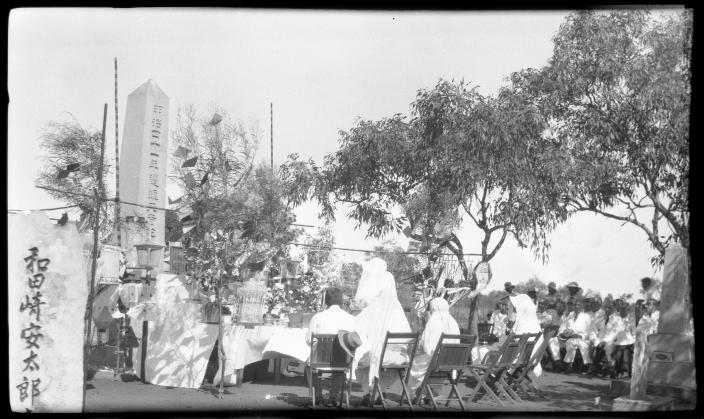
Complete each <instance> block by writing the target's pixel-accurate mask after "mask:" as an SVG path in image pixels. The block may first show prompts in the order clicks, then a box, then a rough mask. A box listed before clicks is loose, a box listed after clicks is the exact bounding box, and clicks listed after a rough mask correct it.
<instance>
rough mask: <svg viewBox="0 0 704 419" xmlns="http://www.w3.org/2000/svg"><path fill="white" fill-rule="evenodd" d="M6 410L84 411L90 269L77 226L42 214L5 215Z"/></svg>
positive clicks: (84, 245) (43, 411)
mask: <svg viewBox="0 0 704 419" xmlns="http://www.w3.org/2000/svg"><path fill="white" fill-rule="evenodd" d="M7 221H8V237H10V238H11V239H10V240H8V242H7V247H8V253H7V255H8V276H7V285H8V287H7V290H8V300H7V303H8V311H7V313H8V318H7V327H8V332H9V339H8V340H9V371H8V372H9V384H10V386H9V387H10V393H9V399H10V407H11V408H12V410H13V411H14V412H22V413H24V412H26V411H27V410H31V411H33V412H37V413H78V412H81V411H82V410H83V339H84V337H85V327H84V317H85V315H86V313H85V308H86V300H87V298H88V294H89V292H90V291H89V284H88V282H87V281H86V278H87V277H89V274H87V273H86V271H88V272H90V268H89V266H90V265H89V264H86V263H85V261H86V259H85V257H84V255H83V252H82V250H83V248H84V247H86V246H88V245H90V244H91V242H92V238H87V237H82V236H81V234H80V233H79V232H78V229H77V228H76V225H75V224H73V223H68V224H66V225H64V226H58V225H56V224H55V223H53V222H51V221H50V220H49V218H47V216H46V215H45V214H43V213H41V212H34V213H32V214H30V215H22V214H8V216H7Z"/></svg>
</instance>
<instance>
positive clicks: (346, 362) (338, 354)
mask: <svg viewBox="0 0 704 419" xmlns="http://www.w3.org/2000/svg"><path fill="white" fill-rule="evenodd" d="M351 369H352V357H350V356H349V355H348V354H347V352H345V350H344V349H342V347H341V346H340V342H339V340H338V338H337V335H336V334H313V336H312V337H311V342H310V365H309V368H307V372H308V394H309V395H310V397H311V399H312V400H313V409H315V385H316V381H317V382H318V383H319V382H320V380H313V374H317V373H319V372H320V373H343V376H344V379H343V381H342V389H341V392H340V405H342V396H343V395H344V396H345V404H346V405H347V408H348V409H349V407H350V391H351V388H350V387H351V382H350V380H349V379H348V374H349V373H350V371H351ZM333 396H334V395H333Z"/></svg>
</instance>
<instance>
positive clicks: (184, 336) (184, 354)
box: [128, 302, 310, 388]
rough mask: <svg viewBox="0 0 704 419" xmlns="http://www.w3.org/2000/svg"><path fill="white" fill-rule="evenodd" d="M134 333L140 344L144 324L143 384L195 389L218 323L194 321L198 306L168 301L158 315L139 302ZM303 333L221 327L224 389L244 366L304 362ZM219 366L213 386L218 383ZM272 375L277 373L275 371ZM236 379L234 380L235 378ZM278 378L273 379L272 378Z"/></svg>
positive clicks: (136, 359) (306, 349) (137, 357)
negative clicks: (146, 334) (263, 362)
mask: <svg viewBox="0 0 704 419" xmlns="http://www.w3.org/2000/svg"><path fill="white" fill-rule="evenodd" d="M128 315H129V316H130V317H131V318H132V324H133V329H134V332H135V335H137V338H138V339H139V340H140V342H141V340H142V339H141V338H142V327H141V326H142V321H143V320H146V321H148V322H149V325H148V331H149V338H148V342H147V346H146V360H145V381H146V382H148V383H151V384H156V385H164V386H173V387H183V388H199V387H200V385H201V384H202V382H203V379H204V378H205V372H206V369H207V366H208V359H209V358H210V354H211V353H212V351H213V347H214V346H215V341H216V340H217V338H218V325H217V324H206V323H202V322H200V320H199V319H200V305H199V304H194V303H191V302H177V303H172V305H171V306H170V307H169V308H168V310H166V309H163V307H162V310H161V311H160V310H159V309H158V307H157V304H140V305H138V306H136V307H134V308H133V309H131V310H130V312H129V313H128ZM306 333H308V329H299V328H287V327H284V326H254V327H252V328H247V327H245V326H240V325H233V324H226V325H223V348H224V350H225V359H226V362H225V380H224V383H225V384H226V385H234V384H240V383H241V373H242V370H243V369H244V367H245V366H246V365H248V364H251V363H253V362H257V361H261V360H263V359H274V360H275V361H276V363H277V365H278V361H280V359H281V358H282V357H289V358H295V359H297V360H300V361H302V362H305V361H307V360H308V356H309V355H310V346H308V344H307V343H306V339H305V337H306ZM134 354H135V355H134V356H133V365H134V369H135V371H137V372H138V373H139V371H140V367H141V365H140V355H139V354H141V346H140V347H139V348H135V350H134ZM221 366H222V364H221V362H219V363H218V372H217V374H216V376H215V380H214V382H215V383H218V384H219V383H220V377H221V371H220V370H219V368H221ZM276 372H277V374H278V373H279V370H278V369H277V370H276ZM238 376H239V378H240V379H239V380H238ZM277 378H278V376H277Z"/></svg>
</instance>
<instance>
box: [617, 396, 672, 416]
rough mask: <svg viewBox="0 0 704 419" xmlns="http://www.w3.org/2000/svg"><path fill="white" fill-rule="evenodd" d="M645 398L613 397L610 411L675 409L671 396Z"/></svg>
mask: <svg viewBox="0 0 704 419" xmlns="http://www.w3.org/2000/svg"><path fill="white" fill-rule="evenodd" d="M646 397H647V400H631V399H629V398H628V397H625V396H624V397H618V398H616V399H614V404H613V405H612V406H611V410H612V411H616V412H634V411H654V410H675V399H673V398H672V397H658V396H646Z"/></svg>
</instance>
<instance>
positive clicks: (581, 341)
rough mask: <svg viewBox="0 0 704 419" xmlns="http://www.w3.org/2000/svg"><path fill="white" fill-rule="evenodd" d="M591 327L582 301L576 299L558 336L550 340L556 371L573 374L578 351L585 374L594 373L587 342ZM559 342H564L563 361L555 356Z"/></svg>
mask: <svg viewBox="0 0 704 419" xmlns="http://www.w3.org/2000/svg"><path fill="white" fill-rule="evenodd" d="M591 325H592V318H591V316H590V315H589V314H588V313H585V312H584V303H583V301H582V300H581V299H576V300H575V301H574V309H573V311H572V312H571V313H570V314H569V315H567V317H566V318H565V320H564V321H563V322H562V325H561V326H560V330H559V331H558V335H557V336H556V337H554V338H552V339H550V343H549V346H550V351H551V353H552V354H553V360H554V361H555V363H556V364H558V370H562V371H565V370H569V371H571V372H575V371H574V370H575V368H574V365H573V362H574V358H575V355H576V354H577V350H579V353H580V355H581V356H582V361H583V362H584V365H585V366H586V367H587V369H588V371H587V373H588V374H592V373H593V372H594V366H593V365H592V359H591V356H590V341H589V333H590V332H591ZM560 341H564V345H565V349H566V352H565V358H564V359H563V360H560V359H559V355H557V356H555V354H559V353H560Z"/></svg>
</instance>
